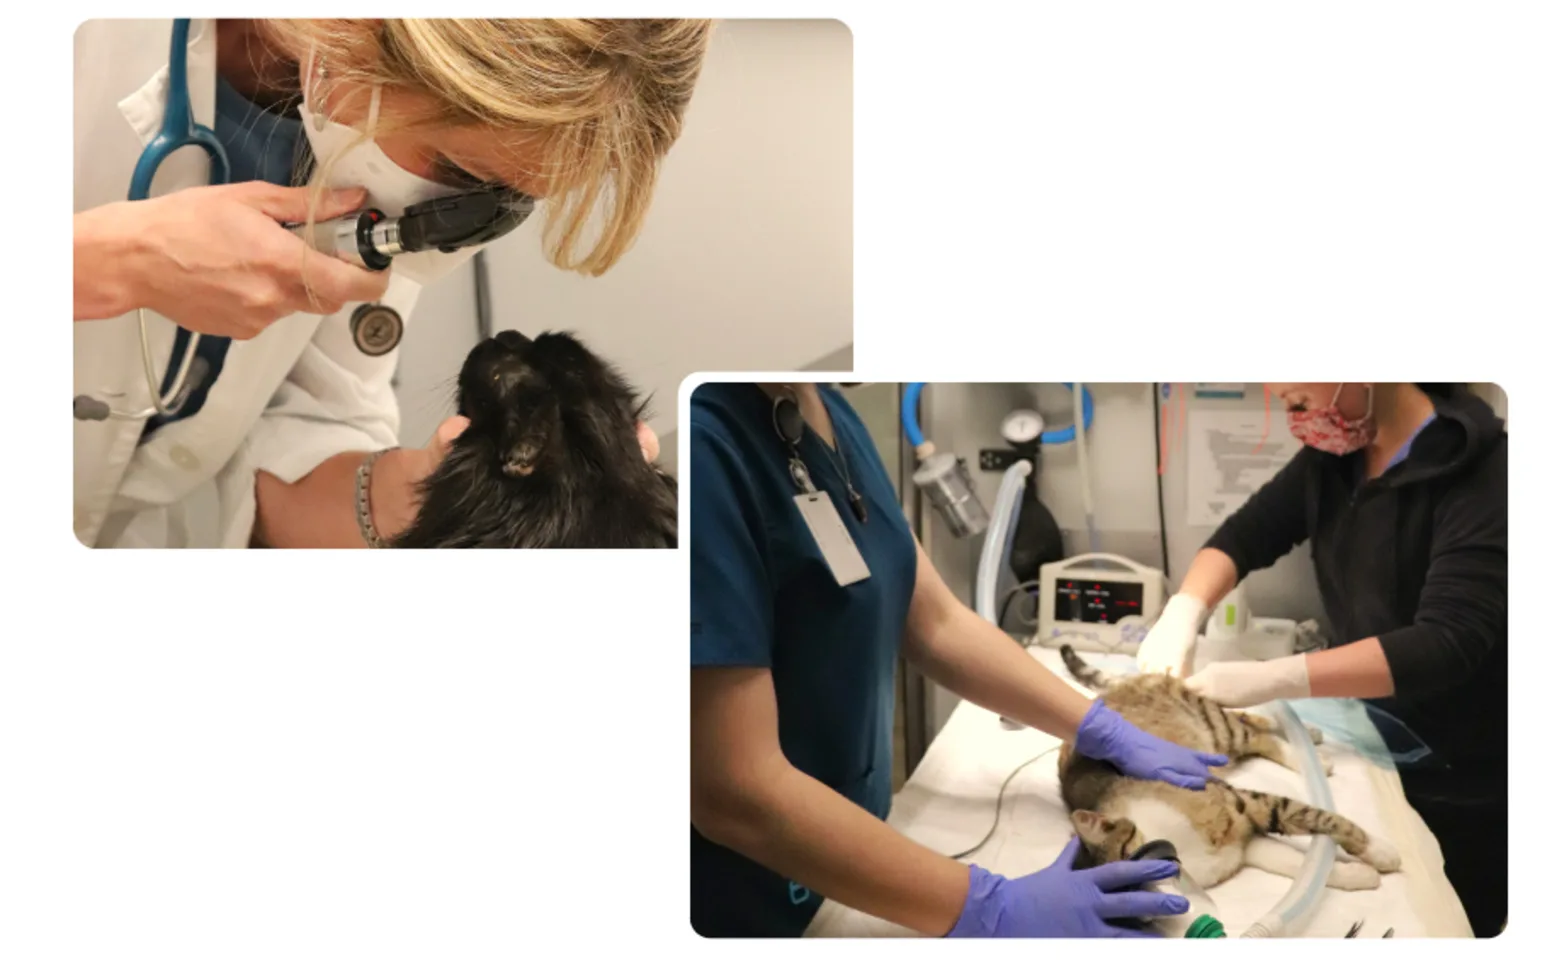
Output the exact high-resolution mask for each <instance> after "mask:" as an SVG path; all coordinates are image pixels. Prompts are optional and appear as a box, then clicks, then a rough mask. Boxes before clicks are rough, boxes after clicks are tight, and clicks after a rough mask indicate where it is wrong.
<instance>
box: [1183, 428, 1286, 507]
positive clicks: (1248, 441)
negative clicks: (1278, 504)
mask: <svg viewBox="0 0 1564 960" xmlns="http://www.w3.org/2000/svg"><path fill="white" fill-rule="evenodd" d="M1273 414H1274V411H1273ZM1185 437H1186V438H1187V440H1186V446H1187V455H1188V460H1189V503H1188V518H1187V521H1186V522H1188V523H1189V525H1190V526H1195V527H1214V526H1217V525H1219V524H1220V523H1221V522H1222V521H1223V520H1226V519H1227V518H1228V516H1229V515H1231V514H1232V513H1233V511H1235V510H1237V509H1238V508H1239V507H1240V506H1242V505H1243V503H1244V501H1245V500H1248V499H1249V497H1250V496H1251V495H1252V494H1253V493H1254V492H1255V491H1256V490H1259V489H1260V488H1261V487H1262V486H1264V485H1265V482H1266V481H1267V480H1269V479H1271V477H1273V476H1275V475H1276V472H1277V471H1278V470H1280V469H1281V468H1282V467H1283V466H1285V465H1286V464H1287V461H1288V460H1291V459H1292V457H1293V454H1295V453H1297V452H1298V448H1299V443H1298V441H1297V440H1295V439H1294V438H1293V435H1292V434H1291V433H1289V432H1288V431H1287V421H1286V419H1285V417H1277V416H1274V415H1273V416H1272V418H1271V429H1270V432H1269V433H1267V432H1266V429H1265V411H1264V410H1200V409H1194V410H1190V411H1189V421H1188V429H1187V432H1186V433H1185Z"/></svg>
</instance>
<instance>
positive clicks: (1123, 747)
mask: <svg viewBox="0 0 1564 960" xmlns="http://www.w3.org/2000/svg"><path fill="white" fill-rule="evenodd" d="M1075 749H1077V750H1079V751H1080V752H1081V753H1082V754H1084V755H1085V756H1088V757H1091V758H1092V759H1094V760H1103V761H1106V762H1108V763H1111V764H1113V765H1114V766H1115V767H1118V768H1119V770H1120V771H1121V772H1122V773H1124V774H1126V775H1128V776H1131V777H1139V778H1140V779H1142V780H1162V781H1165V782H1167V783H1171V784H1173V785H1174V786H1175V787H1183V788H1185V789H1186V790H1204V789H1205V786H1206V783H1207V782H1208V781H1210V779H1211V771H1210V769H1209V768H1210V767H1225V766H1227V758H1226V757H1224V756H1222V755H1221V754H1218V753H1199V752H1197V751H1194V750H1190V749H1189V748H1187V747H1181V746H1179V745H1178V744H1176V743H1169V742H1168V741H1166V740H1163V739H1161V738H1159V737H1154V736H1152V735H1151V734H1149V733H1147V732H1146V731H1144V730H1142V729H1140V728H1139V727H1137V726H1135V725H1134V724H1133V723H1130V722H1129V721H1128V720H1126V719H1124V718H1123V717H1121V716H1119V715H1118V714H1117V713H1114V712H1113V711H1112V710H1109V709H1108V708H1107V707H1106V706H1104V705H1103V702H1102V701H1101V700H1093V701H1092V705H1091V706H1090V707H1089V708H1087V710H1086V718H1085V719H1084V720H1082V721H1081V728H1080V730H1078V731H1077V732H1076V734H1075Z"/></svg>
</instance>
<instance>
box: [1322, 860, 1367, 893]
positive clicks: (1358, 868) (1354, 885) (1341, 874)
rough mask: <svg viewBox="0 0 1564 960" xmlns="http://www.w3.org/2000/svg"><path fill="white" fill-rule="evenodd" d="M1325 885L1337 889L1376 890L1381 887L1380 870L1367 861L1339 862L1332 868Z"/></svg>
mask: <svg viewBox="0 0 1564 960" xmlns="http://www.w3.org/2000/svg"><path fill="white" fill-rule="evenodd" d="M1325 885H1326V886H1328V887H1335V888H1336V889H1337V890H1375V889H1378V887H1379V871H1378V870H1375V869H1374V868H1373V867H1371V866H1369V865H1368V864H1366V863H1338V864H1336V865H1335V866H1333V867H1331V868H1330V876H1328V877H1326V878H1325Z"/></svg>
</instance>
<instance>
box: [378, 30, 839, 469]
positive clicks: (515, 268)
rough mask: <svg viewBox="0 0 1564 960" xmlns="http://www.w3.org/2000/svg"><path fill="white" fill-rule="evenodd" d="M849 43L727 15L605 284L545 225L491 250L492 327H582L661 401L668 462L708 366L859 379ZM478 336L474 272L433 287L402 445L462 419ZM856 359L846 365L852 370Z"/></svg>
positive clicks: (412, 371)
mask: <svg viewBox="0 0 1564 960" xmlns="http://www.w3.org/2000/svg"><path fill="white" fill-rule="evenodd" d="M852 170H853V164H852V36H851V34H850V32H849V31H848V28H847V27H846V26H844V25H843V24H841V23H839V22H836V21H830V20H724V21H721V22H720V23H719V24H718V25H717V29H716V31H715V32H714V35H713V39H712V46H711V50H710V54H709V56H708V59H707V62H706V65H705V68H704V69H703V71H702V76H701V80H700V83H699V85H698V87H697V88H696V92H695V96H694V99H693V100H692V101H691V104H690V107H689V111H688V114H687V118H686V126H685V131H684V133H683V135H682V137H681V139H680V141H679V142H678V143H677V144H676V145H675V146H674V149H673V151H672V153H671V154H670V155H669V157H668V160H667V163H666V165H665V167H664V170H663V175H662V179H661V182H660V184H659V186H658V189H657V194H656V198H655V200H654V202H653V205H652V208H651V211H650V213H649V215H648V217H647V221H646V226H645V230H644V232H643V233H642V235H641V237H640V239H639V241H638V242H637V244H636V246H635V247H634V248H633V249H632V250H631V251H630V253H629V254H628V256H627V257H626V258H625V259H624V260H622V261H621V262H620V263H619V264H617V265H616V266H615V267H614V268H613V269H612V270H610V271H609V272H608V273H607V274H606V275H604V276H602V277H596V278H588V277H581V276H577V275H574V274H568V273H566V272H564V271H561V270H559V269H557V268H555V267H553V266H551V265H550V264H549V263H548V262H547V261H546V260H544V258H543V257H542V255H541V251H540V231H541V226H542V219H543V218H542V216H541V215H539V216H535V217H534V218H533V219H532V220H531V221H529V222H528V223H526V224H524V225H523V226H522V228H521V229H519V230H518V231H517V232H516V233H515V234H513V235H512V236H510V237H507V238H505V239H503V240H501V241H499V242H498V243H496V244H494V245H493V246H492V247H491V248H490V249H489V252H488V256H487V260H488V273H489V284H490V289H491V298H492V299H491V310H492V314H493V322H494V325H495V327H496V329H507V328H512V329H517V330H520V331H522V332H523V333H527V334H529V335H531V334H536V333H540V332H542V331H544V330H549V329H555V330H559V329H564V330H571V331H574V332H576V333H578V334H579V335H580V336H582V337H583V338H585V339H586V341H587V343H588V345H589V346H591V347H593V348H594V349H595V350H597V351H598V352H599V353H601V354H602V355H603V356H605V357H606V358H607V359H609V360H610V361H612V362H614V363H616V364H617V365H618V366H620V367H621V369H622V370H623V371H624V372H625V374H626V375H627V376H628V377H629V379H630V380H631V382H632V383H633V384H635V385H636V386H637V387H638V388H640V389H642V390H644V391H647V392H650V393H651V394H652V395H653V397H652V406H653V411H652V417H651V427H652V429H653V431H654V432H656V433H657V434H659V435H660V436H662V437H663V438H664V447H665V450H664V454H663V456H662V458H661V459H662V460H663V461H664V462H665V463H666V464H667V465H668V466H669V467H670V468H671V467H673V466H674V465H676V464H677V458H676V457H674V456H671V455H670V453H671V451H673V450H675V449H676V438H674V437H673V433H674V430H675V428H676V425H677V417H678V396H679V385H680V383H681V382H682V381H683V380H684V378H685V377H686V376H688V375H689V374H691V373H695V372H697V371H713V370H717V371H730V370H731V371H740V370H757V369H766V370H786V369H827V368H829V369H835V370H841V369H850V368H851V362H852V361H851V352H850V351H851V344H852V270H853V262H852ZM477 337H478V317H477V301H476V297H475V295H474V274H473V270H472V268H471V267H470V266H469V267H466V268H464V269H463V270H461V271H459V272H458V273H456V274H454V275H453V276H451V277H448V278H446V279H444V280H442V281H441V282H440V283H439V284H437V285H435V286H433V287H431V288H430V289H428V290H427V291H425V293H424V300H423V301H422V303H421V304H420V307H419V313H418V317H417V318H416V320H415V322H413V323H412V324H410V326H409V329H408V331H407V335H406V340H405V342H404V344H403V347H402V351H401V352H402V356H403V360H402V368H401V370H400V372H399V377H398V384H397V395H398V398H399V400H400V402H401V405H402V418H403V419H402V441H403V442H404V443H407V444H417V445H422V444H423V443H425V442H426V441H427V439H428V438H429V436H430V435H431V434H432V433H433V431H434V428H435V427H436V425H438V424H439V422H440V420H441V419H442V418H444V417H446V416H449V415H450V414H451V413H452V412H453V401H452V395H451V394H452V385H453V384H454V378H455V376H456V373H457V371H458V370H459V369H460V367H461V363H462V361H463V359H465V357H466V355H467V352H468V350H470V349H471V348H472V346H473V344H474V343H475V342H476V339H477ZM844 362H845V364H846V366H842V365H841V364H843V363H844Z"/></svg>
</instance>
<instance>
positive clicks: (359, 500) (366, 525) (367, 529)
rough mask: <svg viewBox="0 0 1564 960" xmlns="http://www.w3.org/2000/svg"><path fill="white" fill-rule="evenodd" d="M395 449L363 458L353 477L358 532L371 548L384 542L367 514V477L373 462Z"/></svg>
mask: <svg viewBox="0 0 1564 960" xmlns="http://www.w3.org/2000/svg"><path fill="white" fill-rule="evenodd" d="M396 449H398V448H397V447H388V448H386V449H385V450H376V451H375V452H374V453H371V454H370V455H369V456H367V457H365V458H364V462H363V463H361V464H359V465H358V474H357V475H356V476H355V477H354V483H353V500H354V505H355V506H356V507H357V508H358V532H359V536H361V537H363V538H364V542H365V543H366V544H368V545H369V546H371V547H375V548H381V547H385V546H386V545H387V544H386V541H384V540H382V539H380V534H378V533H376V532H375V521H374V518H373V517H372V516H370V513H369V475H370V473H372V472H373V471H374V469H375V461H376V460H379V459H380V458H381V457H382V456H384V455H385V454H387V453H390V452H391V451H392V450H396Z"/></svg>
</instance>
